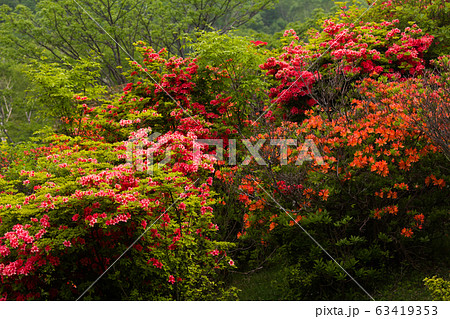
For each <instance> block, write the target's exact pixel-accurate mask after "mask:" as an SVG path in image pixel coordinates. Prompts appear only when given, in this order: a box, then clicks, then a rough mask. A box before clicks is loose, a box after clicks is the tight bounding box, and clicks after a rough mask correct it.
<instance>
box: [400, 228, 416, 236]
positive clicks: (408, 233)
mask: <svg viewBox="0 0 450 319" xmlns="http://www.w3.org/2000/svg"><path fill="white" fill-rule="evenodd" d="M413 234H414V232H413V231H412V229H411V228H403V229H402V235H403V236H405V237H411V236H412V235H413Z"/></svg>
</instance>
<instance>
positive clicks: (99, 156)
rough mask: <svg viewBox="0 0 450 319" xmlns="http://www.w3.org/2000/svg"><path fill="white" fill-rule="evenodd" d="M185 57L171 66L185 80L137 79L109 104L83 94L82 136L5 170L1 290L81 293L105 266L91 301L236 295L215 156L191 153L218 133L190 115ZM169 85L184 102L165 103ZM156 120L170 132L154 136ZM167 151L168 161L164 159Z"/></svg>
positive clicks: (76, 124) (76, 131)
mask: <svg viewBox="0 0 450 319" xmlns="http://www.w3.org/2000/svg"><path fill="white" fill-rule="evenodd" d="M180 62H181V64H180ZM151 63H153V60H151V59H149V60H148V64H149V65H151ZM172 63H173V65H172ZM182 63H184V62H183V61H181V60H177V61H175V60H173V59H172V60H169V61H167V62H166V67H167V68H169V69H171V71H172V72H176V73H177V74H178V75H180V78H178V79H174V80H172V78H173V77H170V76H167V74H160V75H159V76H158V77H159V79H160V83H159V85H156V86H155V87H153V89H150V88H147V90H144V88H145V87H143V85H141V84H142V82H140V83H136V84H134V83H130V84H129V85H128V86H127V87H126V88H125V89H124V94H123V96H121V97H120V98H118V100H117V101H113V102H112V103H110V104H106V105H103V106H97V107H89V106H88V103H89V101H88V100H87V99H85V98H84V97H78V96H77V97H75V100H76V101H79V102H78V103H79V109H80V110H82V112H81V113H80V114H81V116H79V117H77V118H75V119H73V120H71V121H68V125H69V124H70V125H71V126H70V127H69V132H71V135H72V136H64V135H55V136H53V137H52V138H51V139H50V141H49V142H50V143H51V144H49V147H45V148H44V149H43V152H36V153H35V154H36V156H35V160H36V164H35V166H34V169H32V170H24V169H20V168H21V166H22V165H21V163H17V164H16V166H11V167H10V168H9V169H8V171H7V172H6V174H7V175H8V178H5V177H4V176H2V179H1V180H0V182H1V184H2V185H1V186H2V187H1V188H2V189H4V190H5V191H4V192H3V194H2V197H1V202H0V216H1V224H0V229H1V234H3V235H2V236H1V237H0V247H1V248H0V249H1V254H2V259H1V263H0V272H1V273H0V274H1V278H2V286H1V288H0V295H2V296H3V298H5V299H8V300H11V299H17V300H21V299H76V298H77V297H79V296H80V295H81V294H82V293H83V292H84V291H85V290H86V289H87V288H88V287H89V286H90V285H91V284H92V283H93V282H94V280H96V279H97V278H98V276H100V275H101V274H103V272H105V271H106V270H108V272H106V274H105V276H104V278H103V279H102V280H100V281H99V282H98V283H97V284H96V285H95V286H93V287H92V289H90V290H88V291H87V294H86V295H85V296H84V297H85V298H88V299H136V298H142V299H211V298H221V297H225V298H226V296H227V293H225V292H224V291H223V290H221V289H222V288H221V287H220V285H219V282H218V281H217V274H218V270H220V269H222V268H227V267H233V266H234V262H233V260H231V259H230V258H229V257H227V256H226V249H227V248H229V247H230V245H231V244H229V243H226V242H221V241H218V240H216V239H215V238H216V237H217V236H216V233H217V230H218V226H217V225H216V224H215V223H214V216H213V206H214V204H215V201H216V200H215V193H214V191H212V189H211V186H212V178H211V176H210V175H212V174H213V173H214V158H212V157H211V156H210V155H208V154H206V153H204V150H202V147H201V146H200V145H199V146H198V151H197V152H196V153H193V152H192V150H193V149H194V147H195V144H196V139H197V138H199V137H202V136H209V135H213V134H212V133H211V131H210V130H209V129H208V128H207V127H206V126H205V125H204V123H205V122H204V120H203V119H200V118H197V119H194V118H187V119H185V118H182V117H181V110H180V107H183V106H184V107H188V106H189V103H190V101H189V100H188V99H187V98H185V95H186V94H187V93H189V84H187V86H186V87H183V88H182V89H181V90H180V91H177V88H178V87H182V86H183V85H182V84H180V81H187V80H188V78H189V77H190V75H189V74H186V73H184V71H183V70H181V69H180V68H181V65H182ZM190 67H191V71H193V72H194V71H195V68H194V67H193V65H192V64H191V66H190ZM153 75H154V76H155V77H157V74H155V73H153ZM144 81H145V80H144ZM148 84H149V83H148V82H146V85H148ZM162 88H164V89H165V90H168V91H170V92H171V94H173V95H175V98H176V99H177V101H179V103H180V104H179V105H180V106H179V107H177V106H174V109H173V111H167V107H168V103H167V102H165V101H164V99H165V95H164V94H163V93H161V90H162ZM143 90H144V92H143ZM139 95H141V97H137V96H139ZM142 95H143V96H142ZM158 99H159V100H158ZM153 103H154V104H153ZM183 104H184V105H183ZM150 105H152V106H150ZM197 111H198V112H199V113H200V114H202V115H204V114H205V111H204V110H202V109H201V108H199V110H197ZM158 112H163V114H166V115H165V116H168V117H167V118H166V119H162V117H163V116H162V115H161V113H158ZM193 112H196V111H195V108H194V111H193ZM193 115H194V114H193ZM194 116H195V115H194ZM119 119H122V120H119ZM171 119H172V120H171ZM149 124H151V125H152V128H153V129H154V130H155V128H157V129H158V130H160V131H162V132H165V133H164V134H163V135H161V136H160V137H159V138H158V139H156V140H149V139H148V135H149V133H150V132H151V131H152V129H151V128H147V126H148V125H149ZM170 128H173V129H174V130H173V131H171V130H170ZM133 147H135V148H136V149H134V150H133ZM147 150H151V151H152V154H153V156H154V162H153V163H152V162H148V161H147V159H146V157H145V156H144V155H145V154H146V153H147ZM168 150H170V161H169V162H167V163H166V165H164V166H161V165H158V164H156V163H159V162H160V161H161V160H162V159H163V158H165V156H166V152H167V151H168ZM130 156H131V157H137V158H130ZM127 160H128V162H131V163H132V165H130V164H126V163H125V162H126V161H127ZM149 169H152V174H151V175H149V174H148V171H149ZM15 172H16V173H15ZM17 173H18V174H17ZM140 236H141V237H140ZM135 239H139V240H137V241H136V242H134V240H135ZM128 247H131V248H130V251H127V253H126V254H124V255H123V256H122V255H121V254H122V253H123V252H125V251H126V249H127V248H128ZM119 257H121V258H120V259H119V260H118V261H117V262H116V263H114V262H115V260H116V259H117V258H119ZM110 267H111V269H109V268H110Z"/></svg>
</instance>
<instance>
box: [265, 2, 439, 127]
mask: <svg viewBox="0 0 450 319" xmlns="http://www.w3.org/2000/svg"><path fill="white" fill-rule="evenodd" d="M361 10H362V9H354V10H351V11H343V13H341V15H340V20H338V21H336V20H335V19H327V20H325V21H324V22H323V25H322V31H321V32H315V33H314V32H310V38H309V42H308V43H306V44H305V43H303V42H302V41H300V39H299V37H298V36H297V35H296V33H295V31H294V30H292V29H291V30H287V31H286V32H285V33H284V37H285V38H286V42H287V43H286V44H287V45H286V46H285V47H283V51H284V52H283V53H282V54H281V55H279V56H278V57H270V58H269V59H267V61H266V62H265V63H264V64H262V65H261V69H262V70H266V75H268V76H270V77H271V78H272V79H273V83H274V85H273V87H272V88H271V89H270V97H271V98H272V99H273V100H272V102H273V103H277V105H282V106H283V107H284V108H287V110H288V115H289V114H290V115H291V117H292V115H294V118H296V117H295V115H297V114H300V115H301V114H303V113H304V112H305V111H307V110H309V109H310V107H311V106H312V105H314V104H315V103H316V102H318V103H319V104H320V105H324V106H325V105H326V108H328V109H326V111H328V112H335V111H338V109H336V108H337V107H336V106H334V104H335V103H336V102H337V101H336V99H342V98H344V99H345V98H346V95H347V93H348V92H349V91H350V89H351V87H352V86H351V83H354V82H355V81H356V80H358V79H361V78H364V77H367V76H371V77H378V76H385V77H387V78H389V79H400V78H404V77H407V76H410V75H419V74H421V73H422V70H423V69H424V68H425V65H424V63H425V61H424V60H423V54H424V52H425V51H426V50H427V49H428V48H429V46H430V45H431V43H432V41H433V36H430V35H428V34H424V35H423V32H422V30H421V29H419V27H418V26H417V25H415V24H414V25H412V26H411V27H406V28H405V29H404V30H400V29H398V28H397V25H398V23H399V20H398V19H395V18H394V19H392V21H383V22H373V21H369V22H363V21H360V22H359V23H356V24H355V23H354V21H356V20H357V19H356V18H357V17H358V16H360V15H361V14H362V11H361ZM336 77H340V78H342V80H341V81H336ZM321 83H326V84H328V85H320V84H321ZM329 84H332V85H331V87H329V86H330V85H329ZM315 86H316V87H317V86H318V89H316V90H315V89H314V87H315ZM327 86H328V87H327ZM329 91H332V92H331V93H334V94H331V97H330V96H327V95H329V94H330V92H329ZM327 93H328V94H327ZM325 97H327V98H325ZM345 103H347V104H348V101H347V100H344V101H341V103H337V104H345ZM300 119H303V118H302V117H300Z"/></svg>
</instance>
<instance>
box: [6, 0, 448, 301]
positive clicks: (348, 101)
mask: <svg viewBox="0 0 450 319" xmlns="http://www.w3.org/2000/svg"><path fill="white" fill-rule="evenodd" d="M429 2H430V3H429ZM62 3H63V1H60V2H57V3H56V4H54V6H57V5H61V4H62ZM83 3H84V2H83ZM86 3H87V2H86ZM193 3H197V2H196V1H194V2H193ZM236 3H240V2H239V1H236ZM255 3H258V4H259V5H263V4H264V3H266V2H264V1H257V2H255ZM368 5H371V8H370V9H368ZM448 5H449V3H448V1H426V2H424V1H407V2H404V4H403V5H398V3H396V1H391V0H389V1H380V3H377V4H375V5H373V4H372V3H367V4H366V5H363V6H361V5H357V4H353V5H351V6H346V5H344V4H340V3H337V6H336V12H335V13H332V14H329V15H328V16H327V17H326V18H323V19H322V18H319V19H318V20H317V21H315V22H314V25H315V28H313V29H310V30H309V31H308V32H307V33H303V34H302V37H300V36H299V35H298V34H297V33H296V31H295V30H293V29H289V30H286V31H285V32H284V34H283V36H282V38H281V39H280V40H279V41H278V42H273V43H271V44H270V45H269V43H267V42H265V41H261V40H257V39H250V38H247V37H243V36H238V35H236V34H234V33H229V34H223V33H222V32H219V31H212V32H204V31H203V32H198V33H196V34H193V33H191V34H190V36H189V37H186V38H184V40H183V41H186V43H187V42H189V43H190V44H189V46H188V51H186V52H189V54H188V56H184V53H183V54H180V56H177V55H174V53H175V52H174V50H173V48H171V47H170V45H167V43H163V44H159V43H158V42H153V41H148V39H145V38H143V39H142V40H147V43H146V42H144V41H138V42H136V43H134V46H133V47H131V46H130V47H126V48H127V50H129V51H128V52H134V53H133V54H132V56H133V58H136V60H132V61H130V65H129V68H128V69H127V71H126V72H125V73H123V74H121V75H120V77H123V78H124V79H127V84H124V85H122V86H114V87H104V86H102V85H101V84H100V83H101V82H102V80H101V79H102V77H103V75H102V70H103V69H102V68H103V67H104V65H105V64H104V63H105V61H106V60H104V58H105V56H103V57H100V60H97V61H92V60H89V59H84V58H81V56H71V54H67V55H65V58H64V59H63V60H64V64H61V63H48V62H47V61H46V60H43V61H41V60H40V61H37V60H36V61H34V62H33V64H30V65H29V66H28V69H27V74H28V76H29V78H30V79H31V80H32V88H31V90H30V94H31V95H32V96H33V97H34V99H35V101H36V103H37V104H39V105H43V107H42V110H41V113H40V114H43V115H45V116H46V118H47V119H46V120H47V121H50V122H51V124H52V126H53V127H52V128H47V129H45V130H41V131H39V132H37V134H36V136H35V137H34V138H33V139H32V140H30V141H29V142H28V143H24V144H22V145H16V146H14V145H13V144H11V143H7V142H5V143H3V144H2V145H1V149H0V156H2V159H3V160H2V164H1V166H0V255H1V258H0V276H1V280H2V285H1V286H0V296H1V297H2V298H3V299H4V300H33V299H45V300H48V299H51V300H54V299H57V300H67V299H68V300H73V299H77V298H79V297H82V298H84V299H85V300H88V299H89V300H215V299H221V300H223V299H236V298H237V291H236V289H235V288H234V287H233V286H232V284H230V281H229V280H228V279H229V277H230V274H231V273H232V271H243V272H245V271H251V269H252V268H255V266H257V265H259V264H260V263H261V262H263V261H264V260H267V259H270V258H277V259H276V260H277V261H278V262H279V263H280V264H281V265H282V266H283V269H284V270H283V273H282V276H284V277H283V280H281V281H280V285H282V287H281V288H282V290H283V296H282V298H284V299H290V300H292V299H295V300H308V299H309V300H311V299H360V298H367V296H366V295H365V294H372V293H373V292H374V291H376V290H377V289H378V288H379V285H380V283H383V280H384V279H385V277H386V275H387V274H389V273H390V272H391V271H392V269H397V267H400V266H402V265H405V264H408V265H418V264H420V260H422V259H425V258H428V259H431V260H437V259H438V257H436V256H437V254H438V253H439V252H440V251H441V250H442V249H443V248H445V247H447V246H446V245H448V230H449V229H448V227H449V218H448V217H449V216H448V212H449V207H450V205H449V201H448V198H449V196H448V195H449V192H448V190H449V182H450V180H449V171H448V160H449V149H448V145H449V140H448V139H449V136H450V134H449V131H448V129H449V127H450V126H449V118H450V100H449V94H448V92H449V84H450V83H449V75H450V71H449V70H450V56H449V54H450V52H449V50H448V46H447V47H445V46H441V45H439V44H436V41H438V42H440V43H445V41H447V40H448V39H446V37H445V34H446V33H445V32H444V31H445V29H446V28H448V23H447V20H446V19H447V17H446V16H440V15H439V16H436V14H437V13H436V10H435V9H436V8H445V10H448V8H449V6H448ZM54 6H51V7H50V9H48V10H53V9H54V10H56V9H55V8H56V7H54ZM255 6H257V5H255ZM413 7H414V8H415V9H414V10H420V9H417V8H416V7H419V8H423V12H424V14H423V15H421V16H420V19H419V20H417V22H416V21H410V18H411V15H410V14H409V12H410V10H413V9H412V8H413ZM39 8H40V9H41V10H44V8H46V7H44V6H41V7H40V6H39V4H38V6H37V10H39ZM90 8H91V7H90ZM114 8H115V7H114ZM60 9H61V8H60ZM111 9H113V7H111ZM116 9H117V8H115V9H114V10H116ZM119 9H120V8H119ZM119 9H117V10H119ZM251 9H252V10H256V11H257V8H256V7H252V8H251ZM17 10H19V11H20V10H24V11H23V12H25V11H26V10H28V9H24V8H22V9H20V8H19V9H16V11H17ZM45 10H47V9H45ZM58 10H59V9H58ZM66 10H67V8H66ZM205 10H207V9H205ZM208 10H210V9H208ZM208 10H207V12H209V11H208ZM249 10H250V9H249ZM366 10H372V11H371V14H370V15H364V14H365V12H366ZM6 11H7V10H6ZM6 11H5V12H6ZM31 11H32V10H31V9H30V10H29V11H27V12H28V13H29V14H31ZM210 11H211V10H210ZM256 11H255V12H256ZM114 12H115V11H114ZM119 12H120V10H119ZM130 12H131V11H130ZM160 12H165V11H164V10H162V11H160ZM205 12H206V11H205ZM246 12H247V16H248V15H251V14H250V13H249V11H246ZM407 13H408V14H407ZM18 14H19V13H17V12H16V13H14V14H13V13H7V15H8V17H13V16H14V15H15V16H14V17H15V19H16V18H17V19H18ZM130 14H131V13H130ZM215 14H218V13H217V12H216V13H215ZM322 14H323V13H322ZM175 16H177V15H175ZM321 16H322V15H321ZM39 17H40V19H43V20H42V21H40V22H41V23H43V22H45V21H47V20H45V19H46V16H45V15H40V16H39ZM382 17H384V18H382ZM22 18H23V17H22ZM22 18H21V19H22ZM47 18H48V17H47ZM234 18H236V17H234ZM241 18H242V19H244V16H242V17H241ZM432 18H439V19H440V20H439V19H438V20H436V19H434V20H433V21H435V22H433V23H437V24H436V25H435V24H427V21H428V20H429V19H432ZM83 19H84V18H83ZM223 19H224V21H228V20H227V19H226V18H224V17H223ZM86 20H87V18H86ZM191 20H192V19H191ZM191 20H189V21H191ZM244 20H245V19H244ZM15 21H17V20H15ZM21 21H22V22H24V21H25V20H21ZM49 21H50V20H49ZM217 21H222V20H221V18H218V20H217ZM47 22H48V21H47ZM54 22H55V23H56V20H55V21H54ZM181 22H182V21H181ZM181 22H180V23H181ZM191 22H192V21H191ZM228 22H229V21H228ZM420 22H421V23H422V24H424V25H425V26H423V25H422V24H420ZM90 23H93V22H92V21H91V22H90ZM430 25H431V27H430ZM25 26H26V24H24V25H23V27H25ZM38 29H39V30H40V27H39V28H38ZM202 29H204V28H199V30H202ZM36 30H37V29H36ZM36 30H34V31H36ZM34 31H33V32H34ZM122 31H123V32H124V34H126V28H122ZM161 32H162V31H161ZM165 32H169V31H167V30H166V31H165ZM184 32H186V33H188V31H184ZM161 34H165V33H164V32H163V33H161ZM14 36H16V35H14ZM101 36H105V35H104V34H102V35H101ZM135 36H136V37H139V36H140V34H136V35H135ZM437 39H438V40H437ZM56 40H58V41H59V40H60V39H55V41H56ZM78 40H81V38H80V39H78ZM108 41H109V40H108ZM274 43H278V44H277V45H274ZM66 44H69V43H68V42H67V43H66ZM84 44H86V43H84ZM80 45H81V44H80ZM164 45H166V46H168V47H169V51H168V50H166V49H161V47H162V46H164ZM272 45H274V47H273V48H272ZM53 47H54V48H58V50H61V51H60V52H63V50H65V48H66V47H65V45H63V44H61V43H53V44H52V48H53ZM80 48H81V47H80ZM47 49H48V50H49V48H47ZM116 49H117V48H111V50H112V51H111V52H113V51H114V50H116ZM69 51H70V50H69ZM47 53H48V52H47ZM121 54H123V52H122V53H121ZM114 56H115V58H117V55H114ZM111 57H112V55H111ZM116 63H117V64H121V63H122V61H121V60H120V61H119V60H117V61H116ZM117 74H119V73H117ZM99 79H100V80H99ZM96 80H99V81H98V82H96ZM3 94H6V93H3ZM2 110H3V108H2ZM2 114H3V113H2ZM3 116H4V115H3ZM207 139H210V140H211V139H214V141H216V142H217V143H219V144H215V145H216V146H213V145H212V144H209V146H208V145H207V144H205V140H207ZM218 141H220V142H218ZM213 144H214V143H213ZM220 145H223V148H224V149H223V152H221V151H220V148H219V146H220ZM251 155H253V156H251ZM275 250H276V251H277V254H276V255H275V257H273V255H272V254H273V251H275ZM426 276H428V275H425V274H424V275H423V277H426ZM355 281H356V282H357V283H358V285H356V284H355ZM425 281H426V284H427V286H428V287H429V288H430V289H431V290H432V291H434V292H433V296H434V298H447V297H448V296H446V295H445V294H442V296H441V295H440V294H438V293H436V291H438V290H439V289H440V288H439V287H440V286H445V285H447V282H446V281H445V280H444V279H439V278H438V279H436V278H431V279H426V280H425ZM360 285H361V286H360ZM361 287H364V289H365V290H364V291H363V290H362V289H361ZM445 287H447V286H445ZM447 288H448V287H447ZM447 288H445V289H447Z"/></svg>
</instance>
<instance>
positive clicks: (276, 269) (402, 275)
mask: <svg viewBox="0 0 450 319" xmlns="http://www.w3.org/2000/svg"><path fill="white" fill-rule="evenodd" d="M434 275H437V276H438V277H442V278H444V279H446V280H449V269H448V266H447V265H446V264H442V265H435V266H433V267H429V266H428V267H426V268H424V269H421V270H416V269H412V268H410V267H407V268H404V269H398V270H393V272H392V273H391V275H390V276H389V277H387V278H386V280H385V283H384V284H383V285H381V286H380V287H379V288H378V289H376V290H375V292H370V293H372V296H373V297H374V299H375V300H377V301H399V300H405V301H428V300H432V297H431V294H430V292H429V291H428V289H427V287H425V285H424V284H423V279H424V278H425V277H432V276H434ZM284 278H285V272H284V268H283V267H282V266H276V265H274V266H270V267H267V268H263V269H261V270H259V271H255V272H253V273H250V274H240V273H234V274H233V275H232V279H231V285H232V286H234V287H236V288H238V289H240V290H241V291H240V292H239V293H238V297H239V300H252V301H264V300H284V297H283V296H284V295H285V293H284V291H283V287H286V285H285V282H284V280H285V279H284Z"/></svg>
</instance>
